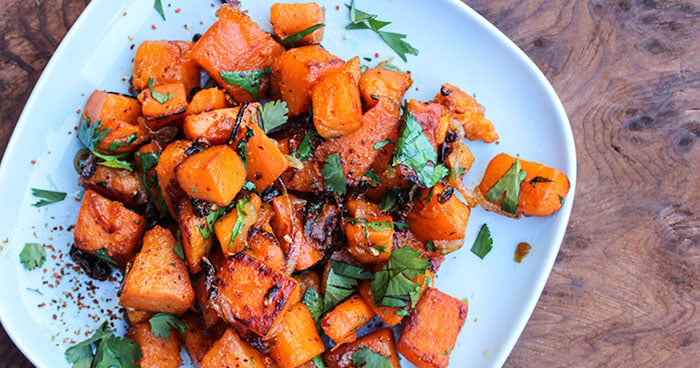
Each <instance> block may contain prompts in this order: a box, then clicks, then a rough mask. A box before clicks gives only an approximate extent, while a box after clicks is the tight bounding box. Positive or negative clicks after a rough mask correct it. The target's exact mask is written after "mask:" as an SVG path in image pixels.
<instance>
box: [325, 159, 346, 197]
mask: <svg viewBox="0 0 700 368" xmlns="http://www.w3.org/2000/svg"><path fill="white" fill-rule="evenodd" d="M321 175H323V183H324V184H326V186H328V187H329V188H330V189H331V190H333V191H334V192H336V193H338V194H340V195H344V194H345V192H346V190H347V187H346V186H345V174H343V167H342V166H341V164H340V155H339V154H337V153H334V154H332V155H330V156H328V157H327V158H326V162H325V163H324V164H323V168H322V169H321Z"/></svg>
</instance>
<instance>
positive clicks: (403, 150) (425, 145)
mask: <svg viewBox="0 0 700 368" xmlns="http://www.w3.org/2000/svg"><path fill="white" fill-rule="evenodd" d="M403 120H404V126H403V130H401V135H400V136H399V138H398V140H397V141H396V149H395V150H394V157H393V159H392V165H393V166H396V165H404V166H406V167H408V168H411V169H413V170H414V171H415V172H416V177H417V179H418V183H419V184H421V185H422V186H424V187H426V188H431V187H433V186H434V185H435V184H436V183H437V182H438V181H440V179H442V178H443V177H445V175H447V172H448V171H447V168H446V167H445V165H442V164H439V165H438V164H437V162H438V156H437V152H435V149H434V148H433V146H432V145H431V144H430V141H429V140H428V137H427V136H426V135H425V133H424V132H423V128H422V127H421V126H420V124H419V123H418V121H417V120H416V118H415V117H414V116H413V114H411V112H410V111H409V110H408V106H405V107H404V115H403Z"/></svg>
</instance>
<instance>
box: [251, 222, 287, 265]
mask: <svg viewBox="0 0 700 368" xmlns="http://www.w3.org/2000/svg"><path fill="white" fill-rule="evenodd" d="M248 248H250V250H247V252H248V253H249V254H251V255H252V256H253V257H255V258H257V259H259V260H261V261H263V262H264V263H265V264H267V265H268V266H270V267H272V268H274V269H276V270H282V269H283V268H284V265H285V260H284V252H282V248H281V247H280V245H279V243H278V242H277V239H275V236H274V235H272V234H271V233H269V232H266V231H258V230H255V231H254V233H253V234H251V235H250V236H248Z"/></svg>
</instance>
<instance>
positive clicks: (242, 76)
mask: <svg viewBox="0 0 700 368" xmlns="http://www.w3.org/2000/svg"><path fill="white" fill-rule="evenodd" d="M271 73H272V69H271V68H270V67H267V68H265V69H255V70H245V71H234V72H221V73H219V75H221V78H223V79H224V82H226V83H228V84H235V85H237V86H240V87H241V88H243V89H244V90H246V91H247V92H248V93H250V95H251V96H253V100H255V101H257V100H258V90H259V89H260V84H261V82H262V79H263V78H265V77H266V76H268V75H269V74H271Z"/></svg>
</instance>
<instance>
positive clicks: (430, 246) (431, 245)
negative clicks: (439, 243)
mask: <svg viewBox="0 0 700 368" xmlns="http://www.w3.org/2000/svg"><path fill="white" fill-rule="evenodd" d="M425 250H427V251H429V252H437V248H436V247H435V243H433V241H432V240H426V241H425Z"/></svg>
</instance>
